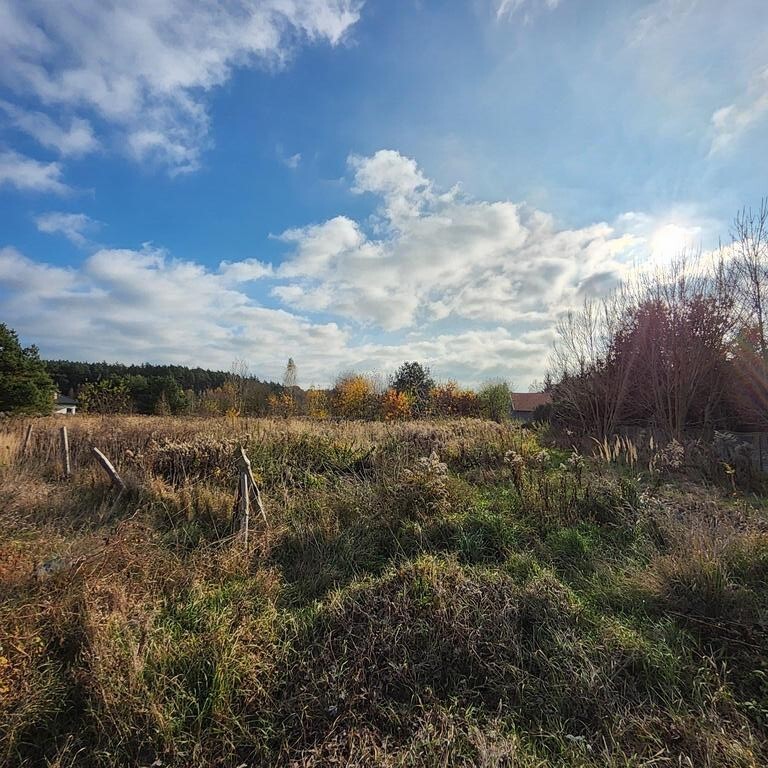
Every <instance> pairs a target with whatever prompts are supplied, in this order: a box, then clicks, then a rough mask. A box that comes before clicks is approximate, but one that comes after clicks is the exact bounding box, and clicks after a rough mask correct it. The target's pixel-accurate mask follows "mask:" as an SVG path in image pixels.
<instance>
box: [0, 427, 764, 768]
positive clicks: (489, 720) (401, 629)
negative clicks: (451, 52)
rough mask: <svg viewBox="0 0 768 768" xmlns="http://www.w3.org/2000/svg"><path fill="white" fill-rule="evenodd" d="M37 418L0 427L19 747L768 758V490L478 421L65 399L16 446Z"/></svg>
mask: <svg viewBox="0 0 768 768" xmlns="http://www.w3.org/2000/svg"><path fill="white" fill-rule="evenodd" d="M62 423H66V425H67V427H68V430H69V438H70V444H71V448H72V467H73V476H72V477H71V478H70V479H64V478H63V476H62V472H61V465H60V455H59V451H60V446H59V443H58V429H59V427H60V426H61V424H62ZM26 426H27V422H23V421H20V422H10V421H9V422H3V423H2V424H1V425H0V445H7V446H10V450H6V453H5V455H6V456H7V457H8V459H7V461H5V463H4V464H3V465H2V466H0V762H4V763H5V764H8V765H26V766H36V765H46V764H47V765H57V766H74V765H78V766H81V765H86V766H87V765H94V766H115V765H126V766H134V765H152V764H153V763H156V764H158V765H159V764H160V762H157V761H161V762H162V764H163V765H171V766H198V765H214V764H217V765H224V766H233V767H234V766H241V765H243V764H246V765H292V766H299V765H302V766H303V765H306V766H309V765H316V766H327V765H350V766H351V765H359V766H363V765H381V766H405V765H435V766H437V765H487V766H491V765H510V766H512V765H514V766H548V765H552V766H555V765H557V766H561V765H579V766H605V765H608V766H627V765H633V766H649V768H650V766H654V767H655V766H663V765H678V766H679V765H695V766H698V765H705V766H758V765H763V764H765V762H766V760H768V754H766V749H765V743H766V737H767V736H768V686H766V684H765V681H766V679H768V678H766V674H768V670H767V669H766V667H765V659H766V658H768V653H767V652H766V651H767V650H768V644H767V643H766V624H767V613H766V612H767V610H768V598H767V597H766V591H765V588H764V587H765V583H766V580H768V533H766V531H767V530H768V527H767V526H766V523H765V513H764V508H763V502H762V501H761V500H760V499H758V498H754V497H753V498H750V497H746V496H742V497H739V498H735V497H733V495H732V494H731V495H730V496H728V495H724V494H721V493H720V492H719V491H717V490H716V489H711V488H704V487H701V486H698V485H683V484H681V483H680V482H679V481H677V480H675V481H673V482H664V483H660V482H658V478H655V479H654V481H653V483H645V482H644V481H643V480H639V479H638V478H637V476H636V475H634V474H633V473H631V472H630V473H628V472H627V471H626V468H620V471H615V472H614V471H606V468H605V466H604V464H603V463H602V462H600V463H599V464H598V463H596V460H592V459H589V458H585V457H581V456H579V455H578V454H572V453H563V452H561V451H558V450H557V449H555V448H551V447H549V448H545V446H543V445H542V443H541V440H540V437H539V435H537V433H536V432H535V431H531V430H524V429H521V428H520V427H518V426H515V425H506V426H505V425H498V424H495V423H490V422H484V421H479V420H456V421H445V422H411V423H400V424H398V423H391V424H385V423H335V424H330V423H312V422H306V421H299V420H274V419H273V420H245V419H236V418H235V419H172V418H155V417H118V418H101V417H79V416H78V417H75V418H72V419H66V420H65V421H62V420H57V419H53V418H52V419H40V420H35V421H34V424H33V438H32V441H31V443H30V446H29V450H28V452H27V454H26V455H24V456H21V455H20V454H19V448H20V446H21V440H22V438H23V435H24V432H25V428H26ZM93 445H96V446H97V447H99V448H100V449H101V450H103V451H104V452H105V453H106V454H107V455H108V456H109V457H110V459H112V460H113V461H114V463H115V465H116V467H117V469H118V471H119V472H121V474H122V475H123V476H124V478H125V479H126V482H127V484H128V492H127V493H124V494H122V495H120V496H119V497H118V495H117V494H116V493H115V492H114V491H113V490H112V489H111V488H110V486H109V483H108V480H107V478H106V476H104V474H103V473H102V472H101V470H100V468H99V467H98V466H96V465H95V464H94V463H93V460H92V458H91V454H90V449H91V446H93ZM240 445H243V446H244V447H245V448H246V451H247V453H248V456H249V458H250V460H251V463H252V466H253V470H254V476H255V478H256V480H257V482H258V483H259V485H260V488H261V490H262V495H263V498H264V503H265V506H266V510H267V515H268V522H269V525H268V527H264V526H261V527H259V526H257V527H256V529H255V531H252V539H251V541H252V544H253V545H252V547H251V548H250V549H249V550H246V549H245V547H244V546H243V541H242V539H241V538H239V537H238V536H237V535H235V532H234V530H233V527H232V513H233V504H234V500H235V490H236V482H237V474H236V468H235V466H234V462H233V453H234V449H235V448H236V447H238V446H240ZM45 562H47V563H48V564H49V566H50V567H49V569H48V570H49V572H50V575H43V576H39V575H36V574H39V566H40V564H41V563H45Z"/></svg>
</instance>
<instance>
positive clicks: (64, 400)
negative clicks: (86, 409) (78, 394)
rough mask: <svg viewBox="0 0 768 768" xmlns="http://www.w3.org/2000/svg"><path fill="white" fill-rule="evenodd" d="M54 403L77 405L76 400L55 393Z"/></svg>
mask: <svg viewBox="0 0 768 768" xmlns="http://www.w3.org/2000/svg"><path fill="white" fill-rule="evenodd" d="M55 402H56V405H77V400H73V399H72V398H71V397H67V396H66V395H56V400H55Z"/></svg>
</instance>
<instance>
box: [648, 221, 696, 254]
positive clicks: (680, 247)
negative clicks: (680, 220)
mask: <svg viewBox="0 0 768 768" xmlns="http://www.w3.org/2000/svg"><path fill="white" fill-rule="evenodd" d="M698 233H699V228H698V227H686V226H683V225H681V224H673V223H669V224H664V225H663V226H661V227H658V228H657V229H656V230H655V231H654V232H653V234H652V235H651V241H650V246H651V256H652V258H653V259H654V260H661V261H670V260H671V259H674V258H675V257H676V256H680V255H682V254H683V253H685V252H686V251H689V250H690V249H691V248H692V247H694V245H695V243H696V238H697V235H698Z"/></svg>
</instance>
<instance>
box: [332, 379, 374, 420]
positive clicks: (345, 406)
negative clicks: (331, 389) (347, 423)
mask: <svg viewBox="0 0 768 768" xmlns="http://www.w3.org/2000/svg"><path fill="white" fill-rule="evenodd" d="M334 408H335V411H336V414H337V415H338V416H340V417H341V418H343V419H367V418H370V417H371V416H373V415H375V411H376V392H375V389H374V386H373V382H372V381H371V380H370V379H369V378H368V377H366V376H361V375H360V374H351V375H349V376H344V377H342V378H341V379H339V380H338V381H337V382H336V391H335V397H334Z"/></svg>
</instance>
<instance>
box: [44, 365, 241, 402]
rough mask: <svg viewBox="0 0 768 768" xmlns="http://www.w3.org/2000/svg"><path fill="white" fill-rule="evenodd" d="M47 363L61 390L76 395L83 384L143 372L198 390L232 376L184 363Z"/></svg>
mask: <svg viewBox="0 0 768 768" xmlns="http://www.w3.org/2000/svg"><path fill="white" fill-rule="evenodd" d="M45 367H46V369H47V371H48V373H49V374H50V375H51V378H52V379H53V381H54V383H55V384H56V386H57V388H58V390H59V392H61V393H62V394H65V395H70V396H74V395H76V394H77V392H78V390H79V389H80V387H82V386H83V384H87V383H89V382H96V381H101V380H102V379H115V378H118V379H120V378H127V377H131V376H141V377H143V378H145V379H146V380H148V381H149V380H151V379H167V378H171V379H173V380H174V381H176V383H177V384H178V385H179V386H180V387H181V388H182V389H191V390H192V391H193V392H195V393H196V394H200V393H201V392H204V391H205V390H206V389H214V388H215V387H220V386H222V385H223V384H224V382H225V381H227V379H228V378H229V377H230V376H231V374H229V373H226V372H225V371H210V370H208V369H207V368H187V367H186V366H184V365H152V364H151V363H142V364H141V365H124V364H123V363H106V362H102V363H79V362H75V361H73V360H46V361H45Z"/></svg>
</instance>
